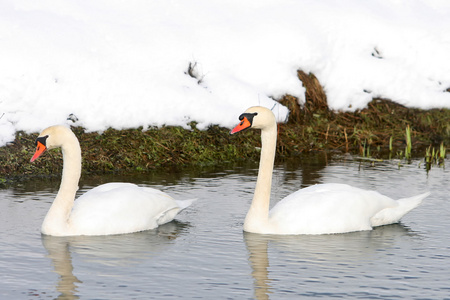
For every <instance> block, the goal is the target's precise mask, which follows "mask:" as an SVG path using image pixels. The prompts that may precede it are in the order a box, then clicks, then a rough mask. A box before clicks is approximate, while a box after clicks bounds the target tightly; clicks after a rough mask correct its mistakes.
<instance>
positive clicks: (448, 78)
mask: <svg viewBox="0 0 450 300" xmlns="http://www.w3.org/2000/svg"><path fill="white" fill-rule="evenodd" d="M449 32H450V1H447V0H373V1H360V0H345V1H334V0H323V1H312V0H296V1H293V0H259V1H258V0H248V1H241V0H227V1H219V0H191V1H187V0H172V1H153V0H128V1H122V0H92V1H88V0H70V1H69V0H40V1H33V0H0V45H1V47H0V146H2V145H5V144H6V143H7V142H9V141H12V140H13V139H14V134H15V132H16V131H19V130H23V131H25V132H29V133H32V132H40V131H41V130H42V129H44V128H45V127H47V126H50V125H54V124H64V123H66V124H68V123H70V124H73V125H75V126H83V127H85V128H86V129H87V130H88V131H99V132H101V131H103V130H105V129H107V128H109V127H113V128H117V129H125V128H136V127H139V126H142V127H143V128H144V129H145V128H148V127H149V126H163V125H177V126H184V127H188V125H187V124H188V123H189V122H191V121H196V122H197V123H198V125H197V126H198V127H199V128H200V129H204V128H207V127H208V126H209V125H211V124H218V125H221V126H225V127H232V126H233V125H235V124H236V123H237V121H238V119H237V117H238V116H239V115H240V114H241V113H242V112H243V111H244V110H245V109H246V108H248V107H249V106H253V105H263V106H266V107H269V108H272V107H274V105H275V107H274V108H273V111H274V112H275V113H276V115H277V117H278V119H279V121H283V120H285V119H286V117H287V115H288V110H287V109H286V108H285V107H284V106H282V105H280V104H277V102H276V101H275V100H274V99H279V98H280V97H282V96H283V95H285V94H290V95H293V96H296V97H298V99H299V101H300V102H301V103H302V102H304V98H305V95H304V93H305V90H304V88H303V86H302V84H301V82H300V81H299V80H298V78H297V70H299V69H301V70H303V71H305V72H312V73H314V74H315V75H316V77H317V78H318V79H319V81H320V82H321V84H322V85H323V86H324V89H325V92H326V94H327V97H328V104H329V106H330V108H331V109H333V110H343V111H353V110H356V109H362V108H364V107H366V105H367V104H368V102H370V101H371V100H372V99H373V98H374V97H382V98H387V99H391V100H393V101H395V102H397V103H400V104H403V105H406V106H408V107H418V108H423V109H431V108H450V92H448V91H447V89H448V88H450V59H448V54H449V53H450V34H449ZM189 66H191V67H193V68H191V72H190V73H191V74H193V75H195V77H196V78H194V77H192V76H190V75H189V72H188V69H189ZM70 114H73V115H74V116H76V118H77V121H76V122H75V123H72V121H70V120H67V118H68V116H69V115H70Z"/></svg>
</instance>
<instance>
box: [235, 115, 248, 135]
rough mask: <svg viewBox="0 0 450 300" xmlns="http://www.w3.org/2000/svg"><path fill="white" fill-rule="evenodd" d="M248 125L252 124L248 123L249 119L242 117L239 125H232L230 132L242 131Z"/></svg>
mask: <svg viewBox="0 0 450 300" xmlns="http://www.w3.org/2000/svg"><path fill="white" fill-rule="evenodd" d="M250 126H252V123H250V121H249V120H248V119H247V117H244V118H242V121H241V123H239V125H237V126H236V127H234V129H233V130H231V132H230V134H234V133H236V132H239V131H242V130H244V129H247V128H249V127H250Z"/></svg>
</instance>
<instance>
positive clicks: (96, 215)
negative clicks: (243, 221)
mask: <svg viewBox="0 0 450 300" xmlns="http://www.w3.org/2000/svg"><path fill="white" fill-rule="evenodd" d="M58 147H60V148H61V149H62V154H63V171H62V179H61V185H60V188H59V190H58V193H57V195H56V198H55V200H54V201H53V203H52V205H51V207H50V209H49V211H48V212H47V215H46V216H45V218H44V221H43V223H42V228H41V232H42V233H43V234H44V235H52V236H74V235H111V234H123V233H131V232H138V231H143V230H148V229H153V228H156V227H158V226H159V225H161V224H164V223H167V222H170V221H172V220H173V219H174V217H175V216H176V215H177V213H178V212H180V211H181V210H183V209H184V208H186V207H188V206H189V205H191V204H192V202H193V201H194V200H174V199H173V198H172V197H170V196H169V195H167V194H166V193H164V192H161V191H159V190H156V189H153V188H149V187H139V186H137V185H135V184H132V183H125V182H113V183H106V184H103V185H100V186H97V187H95V188H93V189H91V190H89V191H87V192H86V193H84V194H83V195H81V196H80V197H79V198H78V199H77V200H76V201H75V194H76V192H77V190H78V182H79V179H80V176H81V148H80V143H79V142H78V139H77V137H76V136H75V134H74V133H73V132H72V130H70V129H69V128H67V127H64V126H60V125H56V126H51V127H48V128H46V129H44V130H43V131H42V132H41V134H40V135H39V137H38V138H37V139H36V152H35V153H34V155H33V157H32V158H31V162H33V161H34V160H36V159H37V158H38V157H39V156H41V154H42V153H44V151H45V150H47V149H53V148H58Z"/></svg>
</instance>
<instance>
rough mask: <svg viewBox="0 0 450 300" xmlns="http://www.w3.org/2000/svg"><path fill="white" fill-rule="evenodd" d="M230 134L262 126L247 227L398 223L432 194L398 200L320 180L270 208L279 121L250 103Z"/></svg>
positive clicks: (326, 228) (317, 229)
mask: <svg viewBox="0 0 450 300" xmlns="http://www.w3.org/2000/svg"><path fill="white" fill-rule="evenodd" d="M239 119H240V120H241V121H242V122H241V123H240V124H239V125H238V126H236V127H235V128H234V129H233V130H232V131H231V133H232V134H233V133H236V132H239V131H241V130H244V129H247V128H250V127H252V128H257V129H261V141H262V148H261V158H260V164H259V172H258V179H257V181H256V188H255V193H254V196H253V201H252V204H251V206H250V209H249V211H248V213H247V216H246V218H245V221H244V230H245V231H247V232H254V233H263V234H329V233H344V232H352V231H360V230H371V229H372V227H375V226H381V225H387V224H392V223H396V222H398V221H399V220H400V218H401V217H403V216H404V215H405V214H406V213H408V212H409V211H410V210H412V209H414V208H415V207H417V206H418V205H419V204H420V203H421V202H422V200H423V199H424V198H425V197H426V196H428V195H429V193H425V194H421V195H418V196H414V197H410V198H404V199H400V200H393V199H391V198H389V197H386V196H383V195H381V194H380V193H378V192H375V191H368V190H363V189H359V188H355V187H352V186H349V185H347V184H317V185H314V186H311V187H308V188H304V189H301V190H299V191H297V192H295V193H293V194H291V195H289V196H287V197H286V198H284V199H283V200H281V201H280V202H279V203H277V205H275V206H274V207H273V208H272V210H271V211H270V212H269V204H270V191H271V185H272V172H273V165H274V159H275V146H276V139H277V126H276V121H275V116H274V115H273V113H272V111H270V110H269V109H267V108H264V107H251V108H249V109H247V110H246V111H245V113H243V114H242V115H241V116H240V117H239Z"/></svg>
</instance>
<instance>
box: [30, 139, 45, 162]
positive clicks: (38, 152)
mask: <svg viewBox="0 0 450 300" xmlns="http://www.w3.org/2000/svg"><path fill="white" fill-rule="evenodd" d="M36 144H37V147H36V152H34V155H33V157H32V158H31V160H30V162H33V161H35V160H36V158H38V157H39V156H41V154H42V153H44V151H45V150H47V147H45V145H44V144H42V143H41V142H39V141H37V143H36Z"/></svg>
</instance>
